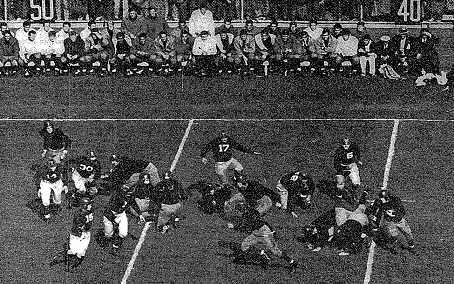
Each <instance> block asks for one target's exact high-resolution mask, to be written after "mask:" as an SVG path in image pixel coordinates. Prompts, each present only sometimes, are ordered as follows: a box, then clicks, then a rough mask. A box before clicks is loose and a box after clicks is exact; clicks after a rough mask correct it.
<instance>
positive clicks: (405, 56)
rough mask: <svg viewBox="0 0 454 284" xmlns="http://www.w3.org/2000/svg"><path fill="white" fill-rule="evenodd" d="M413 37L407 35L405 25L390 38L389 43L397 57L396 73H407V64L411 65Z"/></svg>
mask: <svg viewBox="0 0 454 284" xmlns="http://www.w3.org/2000/svg"><path fill="white" fill-rule="evenodd" d="M413 44H414V42H413V38H412V37H410V36H408V30H407V28H406V27H401V28H400V29H399V34H398V35H395V36H394V37H393V38H392V40H391V45H392V46H393V48H394V55H395V56H396V57H397V64H396V66H395V67H396V68H395V69H396V71H397V72H398V73H407V72H408V71H409V65H411V60H412V58H413V57H412V53H413Z"/></svg>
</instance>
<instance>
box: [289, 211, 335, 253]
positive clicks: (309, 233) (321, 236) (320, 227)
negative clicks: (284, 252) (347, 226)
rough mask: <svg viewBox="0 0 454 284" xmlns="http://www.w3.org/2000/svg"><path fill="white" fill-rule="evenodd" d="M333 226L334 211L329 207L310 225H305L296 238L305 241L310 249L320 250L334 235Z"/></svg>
mask: <svg viewBox="0 0 454 284" xmlns="http://www.w3.org/2000/svg"><path fill="white" fill-rule="evenodd" d="M335 227H336V211H335V210H334V209H331V210H328V211H326V212H325V213H323V214H322V215H320V216H319V217H317V218H316V219H315V220H313V221H312V222H311V223H310V225H308V226H305V227H304V232H303V234H302V235H301V236H298V238H297V240H298V241H299V242H302V243H307V247H308V248H309V249H310V250H312V251H320V250H321V249H322V248H323V247H325V246H326V245H327V244H328V242H329V240H330V238H331V237H332V236H333V235H334V228H335Z"/></svg>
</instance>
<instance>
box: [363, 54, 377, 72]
mask: <svg viewBox="0 0 454 284" xmlns="http://www.w3.org/2000/svg"><path fill="white" fill-rule="evenodd" d="M376 59H377V55H376V54H374V53H372V54H371V55H369V56H360V57H359V65H360V66H361V73H362V74H366V73H367V71H366V67H367V62H369V74H370V75H375V60H376Z"/></svg>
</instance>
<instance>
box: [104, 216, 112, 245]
mask: <svg viewBox="0 0 454 284" xmlns="http://www.w3.org/2000/svg"><path fill="white" fill-rule="evenodd" d="M103 223H104V236H105V237H106V238H107V239H108V240H110V239H111V238H112V236H113V233H114V225H113V223H112V220H109V219H108V218H107V217H106V216H103Z"/></svg>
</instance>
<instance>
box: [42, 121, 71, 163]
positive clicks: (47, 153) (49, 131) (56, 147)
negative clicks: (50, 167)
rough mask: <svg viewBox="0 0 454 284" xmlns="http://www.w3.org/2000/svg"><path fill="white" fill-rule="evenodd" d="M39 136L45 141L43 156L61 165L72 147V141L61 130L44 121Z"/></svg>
mask: <svg viewBox="0 0 454 284" xmlns="http://www.w3.org/2000/svg"><path fill="white" fill-rule="evenodd" d="M39 135H41V136H42V137H43V139H44V143H43V153H42V154H41V156H42V157H43V158H44V157H48V158H50V159H53V160H54V161H55V162H56V163H61V161H62V160H63V159H64V158H65V156H66V155H67V154H68V149H69V148H70V147H71V139H69V137H68V135H66V134H64V133H63V131H61V129H60V128H56V127H55V126H54V124H53V123H52V122H51V121H49V120H46V121H44V124H43V128H42V129H41V130H40V131H39Z"/></svg>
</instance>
